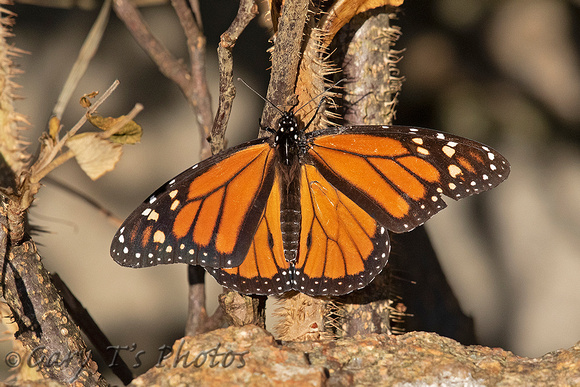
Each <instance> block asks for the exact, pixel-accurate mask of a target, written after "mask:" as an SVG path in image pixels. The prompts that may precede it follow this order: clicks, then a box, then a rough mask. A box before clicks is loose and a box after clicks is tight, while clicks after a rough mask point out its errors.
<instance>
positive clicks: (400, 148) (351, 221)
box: [111, 111, 510, 296]
mask: <svg viewBox="0 0 580 387" xmlns="http://www.w3.org/2000/svg"><path fill="white" fill-rule="evenodd" d="M282 113H283V114H282V116H281V118H280V119H279V121H278V129H277V130H276V131H275V130H272V129H268V131H269V132H271V133H272V135H271V136H270V137H266V138H260V139H257V140H253V141H249V142H247V143H244V144H241V145H239V146H236V147H233V148H230V149H229V150H226V151H225V152H222V153H220V154H217V155H215V156H213V157H210V158H208V159H206V160H204V161H201V162H200V163H198V164H196V165H194V166H193V167H191V168H190V169H188V170H186V171H184V172H182V173H181V174H179V175H178V176H176V177H175V178H173V179H172V180H170V181H169V182H167V183H166V184H164V185H163V186H161V187H160V188H159V189H158V190H157V191H155V192H154V193H153V194H152V195H151V196H149V198H147V199H146V200H145V201H144V202H143V203H142V204H141V205H140V206H139V207H138V208H137V209H136V210H135V211H134V212H133V213H132V214H131V215H130V216H129V217H128V218H127V219H126V220H125V222H124V223H123V225H122V226H121V228H120V229H119V230H118V231H117V233H116V234H115V237H114V239H113V242H112V245H111V256H112V257H113V258H114V260H115V261H116V262H117V263H119V264H121V265H123V266H129V267H146V266H155V265H158V264H168V263H176V262H183V263H187V264H193V265H201V266H204V267H205V268H206V270H207V271H208V272H209V273H210V274H212V275H213V276H214V277H215V279H216V280H217V281H218V282H219V283H220V284H222V285H224V286H226V287H229V288H231V289H234V290H236V291H238V292H242V293H247V294H262V295H271V294H280V293H284V292H287V291H290V290H297V291H300V292H302V293H306V294H308V295H312V296H317V295H342V294H346V293H350V292H352V291H354V290H356V289H360V288H363V287H365V286H366V285H367V284H368V283H369V282H371V281H372V280H373V279H374V278H375V276H376V275H377V274H378V273H380V272H381V270H382V269H383V268H384V266H385V265H386V264H387V259H388V256H389V251H390V242H389V234H388V230H390V231H393V232H396V233H400V232H405V231H410V230H412V229H413V228H415V227H417V226H419V225H421V224H423V223H424V222H425V221H426V220H427V219H429V218H430V217H431V216H433V215H434V214H435V213H437V212H438V211H440V210H441V209H443V208H444V207H445V206H446V204H445V202H444V201H443V200H442V199H441V194H445V195H447V196H449V197H451V198H453V199H456V200H457V199H460V198H463V197H466V196H469V195H472V194H476V193H479V192H481V191H486V190H489V189H491V188H493V187H495V186H497V185H498V184H499V183H501V182H502V181H503V180H505V179H506V178H507V176H508V174H509V168H510V167H509V163H508V162H507V160H506V159H505V158H504V157H503V156H501V155H500V154H499V153H498V152H496V151H494V150H493V149H491V148H489V147H487V146H485V145H483V144H480V143H478V142H475V141H471V140H468V139H465V138H462V137H458V136H453V135H450V134H446V133H442V132H438V131H434V130H430V129H421V128H414V127H407V126H346V127H332V128H327V129H322V130H317V131H314V132H309V133H306V132H305V131H304V130H300V129H299V127H298V122H297V119H296V117H295V116H294V114H293V113H292V112H291V111H289V112H282Z"/></svg>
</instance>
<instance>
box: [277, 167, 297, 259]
mask: <svg viewBox="0 0 580 387" xmlns="http://www.w3.org/2000/svg"><path fill="white" fill-rule="evenodd" d="M299 182H300V181H299V179H298V178H295V179H292V180H291V181H290V182H289V183H287V184H288V186H287V187H286V189H283V190H282V191H281V195H282V197H281V198H280V199H281V202H280V228H281V231H282V245H283V247H284V256H285V257H286V260H287V261H288V262H295V261H296V257H297V256H298V245H299V243H300V223H301V221H302V215H301V212H300V210H299V208H300V184H299Z"/></svg>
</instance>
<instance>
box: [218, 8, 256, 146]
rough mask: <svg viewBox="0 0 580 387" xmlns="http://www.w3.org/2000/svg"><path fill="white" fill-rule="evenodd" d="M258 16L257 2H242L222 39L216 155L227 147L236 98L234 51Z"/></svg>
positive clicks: (220, 46) (219, 50)
mask: <svg viewBox="0 0 580 387" xmlns="http://www.w3.org/2000/svg"><path fill="white" fill-rule="evenodd" d="M257 15H258V4H257V3H256V1H255V0H242V1H240V6H239V8H238V14H237V15H236V18H235V19H234V21H233V22H232V24H231V25H230V27H229V28H228V29H227V31H226V32H224V33H223V34H222V36H221V38H220V43H219V46H218V61H219V70H220V95H219V105H218V111H217V113H216V116H215V120H214V123H213V127H212V129H211V151H212V153H213V154H216V153H218V152H220V151H222V150H223V149H224V147H225V133H226V127H227V124H228V120H229V119H230V113H231V110H232V102H233V100H234V97H235V96H236V88H235V86H234V81H233V76H234V59H233V56H232V50H233V49H234V45H235V44H236V42H237V40H238V38H239V37H240V35H241V33H242V32H243V31H244V29H245V28H246V27H247V25H248V24H249V23H250V21H252V19H253V18H255V17H256V16H257Z"/></svg>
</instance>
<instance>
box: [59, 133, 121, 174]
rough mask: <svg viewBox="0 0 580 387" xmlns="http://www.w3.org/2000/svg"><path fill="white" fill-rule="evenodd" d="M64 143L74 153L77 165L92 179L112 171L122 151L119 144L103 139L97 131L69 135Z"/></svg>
mask: <svg viewBox="0 0 580 387" xmlns="http://www.w3.org/2000/svg"><path fill="white" fill-rule="evenodd" d="M66 145H67V146H68V147H69V149H70V150H71V151H72V152H73V153H74V156H75V158H76V159H77V162H78V163H79V166H80V167H81V168H82V170H83V171H84V172H85V173H86V174H87V175H88V176H89V177H90V178H91V179H92V180H97V179H98V178H99V177H101V176H103V175H104V174H105V173H107V172H109V171H112V170H113V168H115V165H116V164H117V162H118V161H119V160H120V159H121V154H122V153H123V146H122V145H121V144H115V143H113V142H111V141H109V140H108V139H103V138H101V137H100V136H99V134H98V133H82V134H78V135H76V136H73V137H71V138H70V139H69V140H68V141H67V143H66Z"/></svg>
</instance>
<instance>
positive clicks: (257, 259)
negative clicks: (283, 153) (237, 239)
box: [207, 176, 293, 295]
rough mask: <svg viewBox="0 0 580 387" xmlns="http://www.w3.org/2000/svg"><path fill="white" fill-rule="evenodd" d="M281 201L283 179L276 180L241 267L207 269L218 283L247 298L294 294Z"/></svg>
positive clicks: (277, 178)
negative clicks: (255, 295)
mask: <svg viewBox="0 0 580 387" xmlns="http://www.w3.org/2000/svg"><path fill="white" fill-rule="evenodd" d="M280 201H281V195H280V179H279V177H278V176H276V178H275V180H274V184H273V186H272V190H271V191H270V196H269V197H268V202H267V203H266V207H265V209H264V211H263V213H262V214H261V217H260V221H259V223H258V228H257V229H256V233H255V235H254V237H253V239H252V243H251V245H250V249H249V250H248V254H247V255H246V257H245V258H244V260H243V262H242V264H241V265H239V266H237V267H233V268H229V269H227V268H208V269H207V270H208V272H209V273H210V274H211V275H212V276H213V277H214V278H215V279H216V281H217V282H218V283H220V284H221V285H224V286H226V287H228V288H231V289H234V290H236V291H238V292H242V293H246V294H266V295H268V294H280V293H284V292H287V291H289V290H292V273H293V267H292V266H291V264H290V263H289V262H287V261H286V258H285V257H284V247H283V245H282V231H281V225H280Z"/></svg>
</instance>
